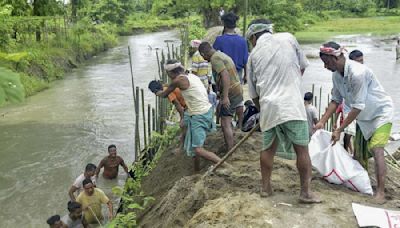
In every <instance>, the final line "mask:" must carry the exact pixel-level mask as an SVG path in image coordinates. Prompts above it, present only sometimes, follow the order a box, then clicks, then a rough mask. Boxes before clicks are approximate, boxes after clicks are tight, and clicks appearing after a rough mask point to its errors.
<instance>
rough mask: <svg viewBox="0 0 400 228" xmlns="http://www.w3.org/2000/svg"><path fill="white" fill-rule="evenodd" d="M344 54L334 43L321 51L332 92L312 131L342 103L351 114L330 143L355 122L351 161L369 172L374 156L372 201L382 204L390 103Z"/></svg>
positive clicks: (364, 70) (367, 73)
mask: <svg viewBox="0 0 400 228" xmlns="http://www.w3.org/2000/svg"><path fill="white" fill-rule="evenodd" d="M343 52H344V48H343V47H341V46H340V45H339V44H337V43H335V42H328V43H326V44H323V46H322V47H321V48H320V57H321V60H322V61H323V62H324V65H325V68H326V69H328V70H330V71H332V72H333V74H332V81H333V92H332V101H331V102H330V104H329V106H328V109H327V111H326V113H325V114H324V115H323V117H322V118H321V120H320V121H319V122H318V124H316V126H315V128H316V129H322V128H323V127H324V124H325V123H326V122H327V121H328V119H329V117H330V116H331V115H332V114H333V113H334V112H335V110H336V108H337V106H338V105H339V104H340V103H341V102H342V101H343V99H344V102H345V104H346V105H347V106H348V107H351V111H350V113H349V114H348V115H347V117H346V118H345V119H344V121H343V123H342V125H341V126H340V127H339V128H336V129H335V130H334V131H333V133H332V141H333V142H336V141H338V140H339V139H340V133H341V132H342V131H343V130H344V129H345V128H346V127H347V126H348V125H349V124H350V123H351V122H353V121H354V120H357V130H356V137H355V143H354V146H355V155H354V157H355V158H356V159H357V160H358V161H359V162H360V163H361V165H362V166H364V168H368V167H367V165H368V158H369V157H372V155H373V156H374V159H375V167H376V168H375V172H376V178H377V182H378V186H377V189H376V194H375V201H376V203H379V204H382V203H384V202H385V176H386V164H385V157H384V147H385V145H386V144H387V141H388V139H389V136H390V131H391V128H392V123H391V121H392V116H393V103H392V99H391V98H390V96H389V95H388V94H387V93H386V92H385V90H384V89H383V87H382V85H381V84H380V83H379V81H378V79H377V78H376V77H375V75H374V74H373V72H372V71H371V70H370V69H369V68H368V67H366V66H365V65H362V64H360V63H358V62H355V61H352V60H349V59H347V58H345V56H344V54H343ZM371 152H372V154H371Z"/></svg>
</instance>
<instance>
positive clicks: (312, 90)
mask: <svg viewBox="0 0 400 228" xmlns="http://www.w3.org/2000/svg"><path fill="white" fill-rule="evenodd" d="M314 87H315V85H314V83H313V84H312V89H311V93H312V94H313V96H314V98H315V94H314ZM313 101H314V99H313ZM315 102H316V100H315ZM313 105H317V103H314V104H313Z"/></svg>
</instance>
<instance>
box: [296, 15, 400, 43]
mask: <svg viewBox="0 0 400 228" xmlns="http://www.w3.org/2000/svg"><path fill="white" fill-rule="evenodd" d="M399 22H400V16H390V17H367V18H337V19H330V20H327V21H321V22H317V23H315V24H313V25H310V26H308V27H307V28H306V29H305V30H303V31H300V32H297V33H296V34H295V35H296V37H297V39H298V40H299V42H301V43H316V42H324V41H327V40H328V39H329V38H331V37H334V36H337V35H348V34H371V35H377V36H385V35H395V34H399V33H400V23H399Z"/></svg>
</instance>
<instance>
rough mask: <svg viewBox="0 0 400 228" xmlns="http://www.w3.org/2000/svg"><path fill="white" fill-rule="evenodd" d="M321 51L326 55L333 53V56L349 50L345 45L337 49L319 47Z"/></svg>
mask: <svg viewBox="0 0 400 228" xmlns="http://www.w3.org/2000/svg"><path fill="white" fill-rule="evenodd" d="M319 51H320V52H321V53H322V54H325V55H332V56H336V57H339V56H340V55H342V54H344V53H345V52H346V51H347V50H346V49H345V48H344V47H340V48H339V49H335V48H332V47H324V46H321V47H320V48H319Z"/></svg>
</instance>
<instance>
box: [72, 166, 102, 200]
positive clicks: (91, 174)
mask: <svg viewBox="0 0 400 228" xmlns="http://www.w3.org/2000/svg"><path fill="white" fill-rule="evenodd" d="M95 174H96V165H94V164H92V163H89V164H87V165H86V167H85V172H84V173H82V174H81V175H79V176H78V177H77V178H76V179H75V181H74V183H73V184H72V186H71V188H70V189H69V191H68V195H69V198H70V199H71V201H75V195H74V193H75V192H76V191H77V192H78V195H79V192H81V191H83V185H82V181H83V180H85V179H86V178H90V179H91V180H92V182H93V184H94V186H96V177H95Z"/></svg>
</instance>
